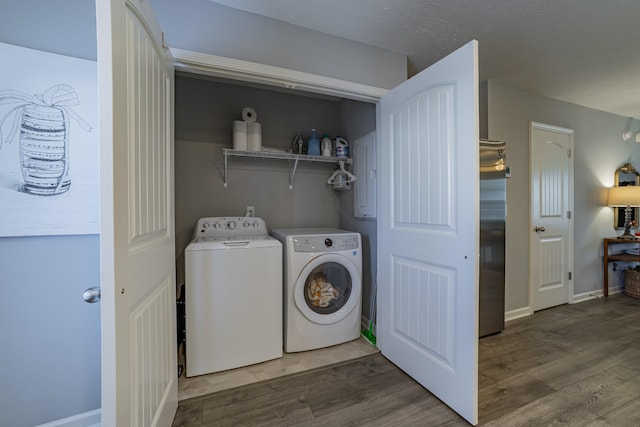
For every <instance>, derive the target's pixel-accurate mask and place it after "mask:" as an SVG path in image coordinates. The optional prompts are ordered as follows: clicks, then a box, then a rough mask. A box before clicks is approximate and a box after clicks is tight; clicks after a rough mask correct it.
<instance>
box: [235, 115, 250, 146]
mask: <svg viewBox="0 0 640 427" xmlns="http://www.w3.org/2000/svg"><path fill="white" fill-rule="evenodd" d="M233 149H234V150H246V149H247V122H243V121H242V120H235V121H234V122H233Z"/></svg>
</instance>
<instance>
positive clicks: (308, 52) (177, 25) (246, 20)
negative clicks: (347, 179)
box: [151, 0, 407, 89]
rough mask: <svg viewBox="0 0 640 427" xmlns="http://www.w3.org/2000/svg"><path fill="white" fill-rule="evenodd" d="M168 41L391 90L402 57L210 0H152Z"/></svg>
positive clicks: (401, 71)
mask: <svg viewBox="0 0 640 427" xmlns="http://www.w3.org/2000/svg"><path fill="white" fill-rule="evenodd" d="M151 3H152V5H153V8H154V11H155V13H156V16H157V18H158V21H159V23H160V26H161V27H162V29H163V31H164V32H165V34H166V37H167V40H168V43H169V45H171V46H172V47H175V48H180V49H186V50H192V51H196V52H201V53H206V54H210V55H219V56H224V57H227V58H234V59H241V60H245V61H252V62H257V63H261V64H267V65H272V66H276V67H282V68H288V69H291V70H297V71H303V72H307V73H312V74H319V75H322V76H328V77H334V78H337V79H342V80H347V81H353V82H358V83H362V84H367V85H371V86H375V87H381V88H386V89H390V88H392V87H394V86H397V85H398V84H399V83H401V82H403V81H404V80H406V78H407V60H406V56H404V55H400V54H397V53H393V52H389V51H387V50H384V49H380V48H376V47H372V46H369V45H365V44H362V43H357V42H354V41H351V40H346V39H343V38H339V37H335V36H330V35H327V34H323V33H320V32H317V31H311V30H307V29H304V28H301V27H297V26H295V25H291V24H287V23H286V22H284V21H279V20H276V19H271V18H266V17H263V16H259V15H255V14H252V13H248V12H244V11H240V10H236V9H233V8H230V7H226V6H222V5H219V4H216V3H212V2H210V1H208V0H180V1H176V0H151Z"/></svg>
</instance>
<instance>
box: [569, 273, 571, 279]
mask: <svg viewBox="0 0 640 427" xmlns="http://www.w3.org/2000/svg"><path fill="white" fill-rule="evenodd" d="M569 280H571V272H569Z"/></svg>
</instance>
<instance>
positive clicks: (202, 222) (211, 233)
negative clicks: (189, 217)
mask: <svg viewBox="0 0 640 427" xmlns="http://www.w3.org/2000/svg"><path fill="white" fill-rule="evenodd" d="M256 234H260V235H262V234H267V224H266V223H265V222H264V220H263V219H262V218H256V217H244V216H233V217H227V216H217V217H211V218H200V219H199V220H198V223H197V224H196V232H195V236H194V238H196V237H203V236H208V237H217V236H218V237H219V236H251V235H256Z"/></svg>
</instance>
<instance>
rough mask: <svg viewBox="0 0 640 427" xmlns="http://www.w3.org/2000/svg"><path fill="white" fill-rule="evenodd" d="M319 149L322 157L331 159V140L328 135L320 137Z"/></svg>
mask: <svg viewBox="0 0 640 427" xmlns="http://www.w3.org/2000/svg"><path fill="white" fill-rule="evenodd" d="M320 149H321V150H322V155H323V156H324V157H331V138H330V137H329V134H328V133H325V134H323V135H322V140H321V141H320Z"/></svg>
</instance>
